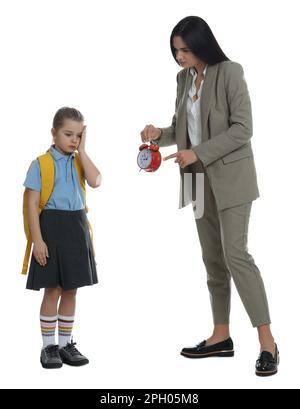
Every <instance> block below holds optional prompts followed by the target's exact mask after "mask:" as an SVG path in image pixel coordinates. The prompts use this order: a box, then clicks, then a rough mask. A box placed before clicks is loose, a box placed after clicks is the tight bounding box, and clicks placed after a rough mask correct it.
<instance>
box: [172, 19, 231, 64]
mask: <svg viewBox="0 0 300 409" xmlns="http://www.w3.org/2000/svg"><path fill="white" fill-rule="evenodd" d="M176 36H179V37H181V38H182V39H183V41H184V42H185V43H186V45H187V46H188V48H189V49H190V50H191V52H192V53H193V54H194V55H195V56H196V57H198V58H199V59H200V60H201V61H203V62H205V63H207V64H209V65H214V64H217V63H219V62H221V61H227V60H229V58H228V57H226V55H225V54H224V53H223V51H222V49H221V47H220V46H219V44H218V42H217V40H216V39H215V36H214V35H213V33H212V31H211V29H210V27H209V25H208V24H207V23H206V21H204V20H203V19H202V18H201V17H197V16H189V17H185V18H184V19H182V20H180V21H179V23H177V24H176V26H175V27H174V28H173V31H172V34H171V38H170V45H171V51H172V54H173V57H174V59H175V61H176V62H177V63H178V61H177V60H176V53H175V48H174V47H173V38H174V37H176Z"/></svg>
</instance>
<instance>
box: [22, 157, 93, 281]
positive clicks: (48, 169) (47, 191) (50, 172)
mask: <svg viewBox="0 0 300 409" xmlns="http://www.w3.org/2000/svg"><path fill="white" fill-rule="evenodd" d="M37 159H38V161H39V165H40V170H41V194H40V204H39V213H41V212H42V210H43V209H44V207H45V206H46V203H47V202H48V200H49V198H50V196H51V194H52V191H53V187H54V180H55V168H54V160H53V158H52V155H51V153H50V152H49V151H47V152H46V153H45V154H44V155H41V156H39V157H38V158H37ZM30 166H31V165H30ZM74 166H75V169H76V171H77V174H78V178H79V183H80V187H81V190H82V195H83V199H84V204H85V211H86V213H87V212H88V208H87V206H86V191H85V179H84V172H83V168H82V165H81V162H80V158H79V155H78V153H76V154H75V158H74ZM29 169H30V167H29ZM29 169H28V171H27V173H28V172H29ZM28 191H29V189H28V188H25V191H24V195H23V222H24V231H25V235H26V238H27V245H26V250H25V256H24V261H23V268H22V274H27V270H28V263H29V258H30V253H31V248H32V238H31V234H30V229H29V223H28ZM88 226H89V230H90V235H91V240H92V243H93V231H92V227H91V225H90V223H89V221H88ZM93 252H94V249H93ZM94 255H95V252H94Z"/></svg>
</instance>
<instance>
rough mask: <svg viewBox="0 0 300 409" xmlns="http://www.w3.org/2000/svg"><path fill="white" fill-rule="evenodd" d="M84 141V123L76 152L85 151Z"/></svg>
mask: <svg viewBox="0 0 300 409" xmlns="http://www.w3.org/2000/svg"><path fill="white" fill-rule="evenodd" d="M85 141H86V125H84V127H83V130H82V134H81V139H80V144H79V146H78V152H79V153H80V152H85Z"/></svg>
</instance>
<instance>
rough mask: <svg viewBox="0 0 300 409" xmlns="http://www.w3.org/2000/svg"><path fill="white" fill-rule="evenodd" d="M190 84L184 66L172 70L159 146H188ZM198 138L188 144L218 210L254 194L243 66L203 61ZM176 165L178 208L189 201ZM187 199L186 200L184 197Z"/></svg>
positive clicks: (182, 174)
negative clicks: (169, 107) (168, 117)
mask: <svg viewBox="0 0 300 409" xmlns="http://www.w3.org/2000/svg"><path fill="white" fill-rule="evenodd" d="M191 84H192V75H191V73H190V70H189V69H187V68H186V69H183V70H181V71H180V72H179V73H178V74H177V98H176V105H175V114H174V116H173V120H172V125H171V126H169V127H167V128H161V129H162V134H161V137H160V138H159V139H158V140H157V142H158V145H159V146H161V147H164V146H170V145H175V144H177V148H178V150H182V149H189V147H190V145H189V137H188V131H187V115H186V105H187V97H188V92H189V89H190V87H191ZM200 107H201V108H200V109H201V127H202V140H201V143H200V144H199V145H197V146H195V147H193V148H192V149H193V151H194V152H195V153H196V155H197V156H198V158H199V159H200V161H201V162H202V166H203V167H204V171H205V172H206V173H207V176H208V180H209V183H210V186H211V188H212V191H213V193H214V196H215V199H216V205H217V209H218V210H222V209H225V208H228V207H232V206H236V205H239V204H243V203H247V202H250V201H252V200H255V199H257V198H258V197H259V190H258V186H257V179H256V170H255V164H254V158H253V152H252V148H251V142H250V139H251V137H252V112H251V102H250V97H249V92H248V88H247V84H246V81H245V78H244V71H243V68H242V66H241V65H240V64H239V63H237V62H234V61H222V62H221V63H218V64H215V65H208V66H207V69H206V73H205V78H204V83H203V86H202V93H201V102H200ZM179 170H180V195H179V208H181V207H184V206H186V205H187V204H189V203H188V202H187V199H186V197H184V195H183V189H184V173H187V172H190V169H189V167H188V166H187V167H185V168H184V169H181V168H179ZM189 202H190V200H189Z"/></svg>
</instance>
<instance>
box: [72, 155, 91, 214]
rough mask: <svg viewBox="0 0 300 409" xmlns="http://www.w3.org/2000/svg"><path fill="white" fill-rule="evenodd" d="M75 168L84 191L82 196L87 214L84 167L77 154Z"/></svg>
mask: <svg viewBox="0 0 300 409" xmlns="http://www.w3.org/2000/svg"><path fill="white" fill-rule="evenodd" d="M74 166H75V169H76V171H77V174H78V179H79V183H80V187H81V190H82V195H83V199H84V204H85V210H86V212H87V211H88V208H87V205H86V190H85V178H84V171H83V167H82V164H81V161H80V157H79V154H78V153H75V158H74Z"/></svg>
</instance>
